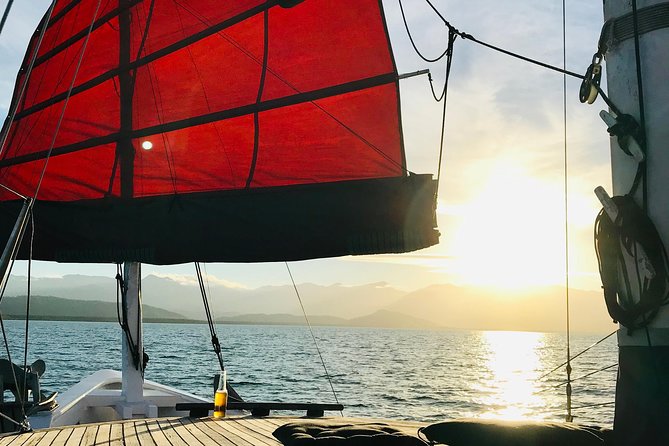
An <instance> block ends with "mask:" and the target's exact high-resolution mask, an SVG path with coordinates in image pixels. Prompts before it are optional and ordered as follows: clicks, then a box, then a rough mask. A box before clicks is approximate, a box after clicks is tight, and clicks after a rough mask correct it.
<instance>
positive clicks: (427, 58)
mask: <svg viewBox="0 0 669 446" xmlns="http://www.w3.org/2000/svg"><path fill="white" fill-rule="evenodd" d="M398 2H399V5H400V11H402V21H404V28H405V29H406V30H407V35H408V36H409V41H410V42H411V46H413V49H414V51H415V52H416V54H418V56H419V57H420V58H421V59H423V60H424V61H425V62H428V63H432V62H437V61H439V60H441V59H443V57H444V56H445V55H446V54H448V50H449V48H446V49H445V50H444V52H443V53H441V55H439V56H438V57H435V58H434V59H430V58H429V57H427V56H424V55H423V53H422V52H421V51H420V50H419V49H418V47H417V46H416V42H414V40H413V37H412V36H411V31H410V30H409V24H408V23H407V18H406V15H405V14H404V7H403V6H402V0H398ZM449 32H450V30H449ZM449 47H450V45H449Z"/></svg>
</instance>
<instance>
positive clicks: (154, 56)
mask: <svg viewBox="0 0 669 446" xmlns="http://www.w3.org/2000/svg"><path fill="white" fill-rule="evenodd" d="M134 1H135V2H137V1H139V0H134ZM274 3H275V2H273V1H272V2H267V3H265V4H263V5H260V6H257V7H255V8H253V9H250V10H248V11H246V12H244V13H242V14H239V15H237V16H235V17H232V18H230V19H228V20H225V21H223V22H221V23H219V24H218V25H215V26H212V27H210V28H208V29H205V30H203V31H200V32H199V33H197V34H193V35H192V36H190V37H188V38H186V39H183V40H180V41H178V42H175V43H173V44H172V45H169V46H166V47H165V48H162V49H160V50H158V51H155V52H153V53H151V54H149V55H147V56H145V57H143V58H142V59H138V60H135V61H134V62H130V63H129V64H128V65H127V66H122V67H118V68H115V69H113V70H109V71H107V72H105V73H102V74H100V75H99V76H97V77H95V78H93V79H91V80H89V81H87V82H84V83H82V84H80V85H79V86H77V87H75V88H74V89H73V90H72V96H74V95H76V94H79V93H81V92H83V91H86V90H89V89H91V88H93V87H96V86H98V85H100V84H102V83H103V82H106V81H108V80H109V79H112V78H114V77H116V76H118V75H119V74H120V73H121V72H123V71H129V70H137V69H138V68H140V67H143V66H145V65H148V64H149V63H151V62H153V61H155V60H158V59H160V58H161V57H164V56H167V55H169V54H172V53H173V52H175V51H177V50H180V49H183V48H185V47H187V46H189V45H191V44H193V43H195V42H197V41H199V40H202V39H204V38H206V37H209V36H211V35H213V34H216V33H218V32H220V31H222V30H224V29H226V28H229V27H231V26H234V25H236V24H238V23H240V22H242V21H244V20H247V19H249V18H250V17H253V16H254V15H256V14H259V13H261V12H263V11H265V10H266V9H268V8H270V7H272V6H273V5H274ZM120 12H122V11H120V10H119V11H118V13H120ZM118 13H117V14H118ZM47 54H48V53H47ZM42 57H44V56H42ZM50 57H53V55H51V56H50ZM37 62H40V63H41V62H44V61H43V60H38V61H37ZM36 66H37V63H36ZM65 96H66V92H63V93H60V94H58V95H56V96H53V97H51V98H49V99H48V100H46V101H44V102H40V103H39V104H35V105H33V106H32V107H30V108H27V109H25V110H23V111H21V112H20V113H17V114H16V119H15V120H16V121H18V120H19V119H21V118H24V117H26V116H28V115H30V114H32V113H35V112H37V111H40V110H43V109H45V108H47V107H49V106H51V105H53V104H56V103H58V102H60V101H62V100H63V99H64V98H65Z"/></svg>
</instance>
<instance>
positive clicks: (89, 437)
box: [68, 424, 100, 446]
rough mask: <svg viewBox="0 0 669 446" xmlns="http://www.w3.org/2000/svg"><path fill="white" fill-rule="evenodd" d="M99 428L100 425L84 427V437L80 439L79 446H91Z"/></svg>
mask: <svg viewBox="0 0 669 446" xmlns="http://www.w3.org/2000/svg"><path fill="white" fill-rule="evenodd" d="M99 428H100V425H98V424H89V425H88V426H86V430H85V431H84V435H83V436H82V437H81V441H80V442H79V445H80V446H93V445H94V444H95V437H96V436H97V435H98V429H99ZM68 446H76V445H68Z"/></svg>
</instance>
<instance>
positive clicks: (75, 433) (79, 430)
mask: <svg viewBox="0 0 669 446" xmlns="http://www.w3.org/2000/svg"><path fill="white" fill-rule="evenodd" d="M85 432H86V426H77V427H75V428H73V429H72V433H71V434H70V436H69V437H68V439H67V443H65V445H66V446H79V444H80V443H81V439H82V438H83V437H84V433H85Z"/></svg>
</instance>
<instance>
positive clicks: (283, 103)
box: [0, 73, 397, 168]
mask: <svg viewBox="0 0 669 446" xmlns="http://www.w3.org/2000/svg"><path fill="white" fill-rule="evenodd" d="M396 79H397V75H396V74H395V73H388V74H384V75H381V76H375V77H373V78H368V79H362V80H358V81H353V82H349V83H346V84H343V85H335V86H332V87H327V88H323V89H321V90H316V91H309V92H305V93H298V94H295V95H292V96H286V97H283V98H279V99H274V100H270V101H264V102H261V103H259V104H249V105H244V106H241V107H237V108H234V109H229V110H223V111H219V112H214V113H208V114H206V115H201V116H194V117H192V118H188V119H184V120H181V121H175V122H167V123H164V124H161V125H157V126H154V127H147V128H144V129H136V130H132V131H131V132H130V137H131V138H132V139H134V138H142V137H145V136H150V135H155V134H157V133H162V132H171V131H174V130H181V129H184V128H187V127H192V126H197V125H202V124H209V123H212V122H216V121H222V120H225V119H232V118H238V117H240V116H245V115H252V114H254V113H257V112H263V111H268V110H273V109H277V108H281V107H287V106H290V105H298V104H303V103H307V102H312V101H317V100H319V99H324V98H327V97H331V96H335V95H340V94H345V93H352V92H355V91H359V90H364V89H366V88H373V87H377V86H380V85H385V84H389V83H392V82H394V81H395V80H396ZM119 137H120V133H112V134H110V135H106V136H102V137H98V138H91V139H89V140H86V141H81V142H78V143H74V144H70V145H68V146H64V147H55V148H54V149H53V150H52V151H51V156H57V155H64V154H67V153H73V152H77V151H79V150H85V149H88V148H91V147H94V146H97V145H101V144H109V143H113V142H116V141H117V140H118V139H119ZM48 153H49V151H48V150H44V151H40V152H34V153H31V154H28V155H24V156H20V157H19V156H17V157H14V158H10V159H3V160H0V168H3V167H8V166H14V165H17V164H22V163H26V162H30V161H36V160H41V159H44V158H45V157H46V156H47V155H48Z"/></svg>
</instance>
